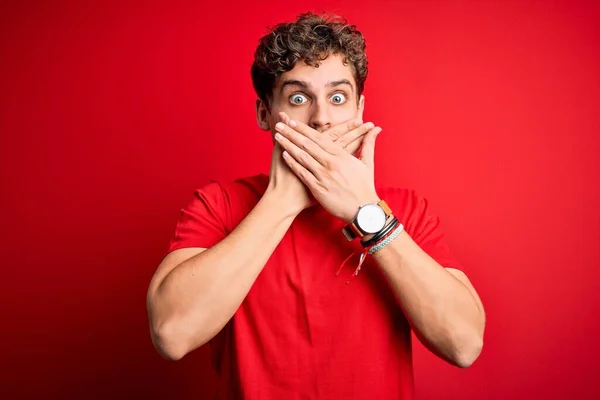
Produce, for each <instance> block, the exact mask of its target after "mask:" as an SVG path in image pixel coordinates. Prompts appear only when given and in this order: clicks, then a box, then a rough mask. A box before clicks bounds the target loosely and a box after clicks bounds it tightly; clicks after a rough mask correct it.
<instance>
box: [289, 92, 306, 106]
mask: <svg viewBox="0 0 600 400" xmlns="http://www.w3.org/2000/svg"><path fill="white" fill-rule="evenodd" d="M307 101H308V99H307V98H306V96H304V95H303V94H299V93H296V94H293V95H292V96H290V102H291V103H292V104H296V105H300V104H304V103H306V102H307Z"/></svg>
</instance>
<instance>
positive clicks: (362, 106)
mask: <svg viewBox="0 0 600 400" xmlns="http://www.w3.org/2000/svg"><path fill="white" fill-rule="evenodd" d="M364 111H365V96H364V95H362V94H361V95H360V99H358V110H356V118H360V119H361V120H362V119H363V112H364Z"/></svg>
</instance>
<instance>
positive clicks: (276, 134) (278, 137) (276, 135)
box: [275, 132, 283, 140]
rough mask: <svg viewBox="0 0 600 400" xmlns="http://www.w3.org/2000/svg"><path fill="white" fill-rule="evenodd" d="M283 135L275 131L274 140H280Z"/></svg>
mask: <svg viewBox="0 0 600 400" xmlns="http://www.w3.org/2000/svg"><path fill="white" fill-rule="evenodd" d="M282 138H283V136H281V134H280V133H279V132H275V140H281V139H282Z"/></svg>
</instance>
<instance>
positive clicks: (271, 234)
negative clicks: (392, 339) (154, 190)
mask: <svg viewBox="0 0 600 400" xmlns="http://www.w3.org/2000/svg"><path fill="white" fill-rule="evenodd" d="M363 109H364V97H362V96H358V94H357V93H356V82H355V80H354V77H353V74H352V69H351V67H350V66H348V65H345V64H344V63H343V60H342V58H341V57H340V56H338V55H330V56H329V57H328V58H327V59H325V60H324V61H323V62H322V63H321V65H320V66H319V68H315V67H312V66H309V65H306V64H304V63H298V64H297V65H296V66H295V67H294V68H293V69H292V70H291V71H288V72H286V73H285V74H283V75H282V76H280V78H279V79H278V80H277V83H276V86H275V87H274V89H273V93H272V100H271V102H270V104H265V103H264V102H262V101H258V103H257V107H256V111H257V122H258V124H259V126H260V127H261V128H262V129H264V130H266V131H269V132H270V133H271V135H273V138H274V140H275V146H274V148H273V153H272V159H271V169H270V175H269V176H270V180H269V185H268V187H267V190H266V192H265V193H264V195H263V197H262V198H261V199H260V201H259V202H258V204H257V205H256V207H255V208H254V209H253V210H252V211H251V212H250V213H249V214H248V216H247V217H246V218H245V219H244V220H243V221H242V222H241V223H240V224H239V225H238V227H237V228H236V229H235V230H234V231H233V232H232V233H231V234H229V235H228V236H227V237H226V238H225V239H223V240H222V241H221V242H219V243H217V244H216V245H215V246H213V247H211V248H210V249H204V248H191V249H190V248H188V249H181V250H175V251H173V252H171V253H170V254H169V255H167V256H166V257H165V259H164V260H163V262H162V263H161V265H160V266H159V267H158V269H157V271H156V273H155V275H154V277H153V279H152V281H151V283H150V286H149V289H148V297H147V304H148V314H149V320H150V330H151V334H152V339H153V342H154V344H155V346H156V348H157V349H158V351H159V352H160V353H161V354H163V355H164V356H165V357H167V358H170V359H179V358H181V357H183V356H184V355H185V354H187V353H189V352H190V351H193V350H194V349H196V348H198V347H200V346H202V345H203V344H205V343H206V342H208V341H209V340H210V339H211V338H212V337H214V336H215V335H216V334H217V333H218V332H219V331H220V330H221V329H222V328H223V327H224V326H225V324H226V323H227V322H228V321H229V320H230V319H231V317H232V316H233V314H234V313H235V311H236V310H237V309H238V307H239V306H240V304H241V303H242V301H243V299H244V298H245V296H246V294H247V293H248V291H249V290H250V288H251V286H252V284H253V283H254V281H255V279H256V277H257V276H258V274H259V273H260V271H261V270H262V268H263V267H264V265H265V264H266V262H267V260H268V259H269V257H270V256H271V254H272V252H273V251H274V249H275V248H276V247H277V245H278V244H279V242H280V241H281V239H282V238H283V236H284V234H285V232H286V231H287V229H288V228H289V227H290V225H291V223H292V222H293V220H294V218H295V217H296V216H297V215H298V214H299V213H300V212H301V211H302V210H304V209H306V208H308V207H310V206H311V205H314V204H316V202H319V203H320V204H321V205H322V206H323V207H324V208H325V209H327V210H328V211H329V212H330V213H331V214H332V215H334V216H336V217H338V218H340V219H342V220H344V221H346V222H350V221H351V220H353V218H354V216H355V214H356V210H358V208H359V206H361V205H364V204H367V203H374V202H377V201H379V197H378V195H377V193H376V190H375V186H374V173H373V171H374V164H373V160H374V150H375V139H376V137H377V135H378V134H379V133H380V132H381V128H379V127H376V126H374V125H373V124H371V123H366V124H362V121H361V119H362V113H363ZM357 119H358V120H359V121H358V122H357V121H356V120H357ZM360 146H362V150H361V155H360V157H356V156H355V153H356V151H357V150H358V148H359V147H360ZM366 239H368V237H366V238H365V240H366ZM372 257H374V258H375V260H376V261H377V264H378V265H379V266H380V268H381V269H382V271H383V272H384V275H385V276H386V278H387V279H388V281H389V283H390V287H391V288H392V290H393V291H394V294H395V296H396V299H397V301H398V306H399V307H401V309H402V310H403V312H404V313H405V315H406V317H407V319H408V320H409V322H410V324H411V326H412V328H413V330H414V331H415V334H416V335H417V337H419V339H420V340H421V341H422V342H423V343H424V344H425V346H427V347H428V348H429V349H430V350H431V351H432V352H434V353H435V354H437V355H438V356H440V357H441V358H443V359H445V360H447V361H448V362H450V363H452V364H454V365H457V366H460V367H467V366H469V365H471V364H472V363H473V362H474V361H475V360H476V359H477V357H478V356H479V353H480V352H481V348H482V345H483V331H484V325H485V314H484V310H483V306H482V304H481V301H480V299H479V297H478V295H477V293H476V291H475V289H474V288H473V286H472V285H471V283H470V282H469V279H468V278H467V277H466V276H465V275H464V273H462V272H461V271H458V270H454V269H449V268H444V267H443V266H441V265H439V264H438V263H437V262H436V261H435V260H433V259H432V258H431V257H429V256H428V255H427V254H426V253H425V252H424V251H423V250H422V249H420V248H419V246H418V245H417V244H416V243H415V242H414V241H413V240H412V238H410V236H409V235H408V234H407V233H406V232H402V233H401V234H400V235H399V236H398V238H397V239H396V240H394V241H393V242H392V243H391V244H390V245H388V246H387V247H385V248H384V249H382V250H380V251H379V252H377V253H375V254H374V255H373V256H372Z"/></svg>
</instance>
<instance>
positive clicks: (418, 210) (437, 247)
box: [411, 194, 463, 270]
mask: <svg viewBox="0 0 600 400" xmlns="http://www.w3.org/2000/svg"><path fill="white" fill-rule="evenodd" d="M414 196H415V200H414V205H415V208H414V213H413V215H412V218H414V220H413V221H412V223H413V233H412V239H413V240H414V241H415V242H416V243H417V244H418V245H419V246H420V247H421V249H423V251H425V252H426V253H427V254H429V256H430V257H431V258H433V259H434V260H436V261H437V262H438V264H440V265H441V266H442V267H445V268H456V269H459V270H463V267H462V265H461V264H460V263H459V261H458V260H457V259H456V257H455V256H454V255H453V254H452V253H451V251H450V248H449V247H448V244H447V243H446V238H445V235H444V232H443V230H442V227H441V223H440V218H439V217H438V216H436V215H433V214H432V213H431V210H430V207H429V202H428V200H427V199H426V198H424V197H421V196H418V195H416V194H415V195H414ZM412 218H411V219H412Z"/></svg>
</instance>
